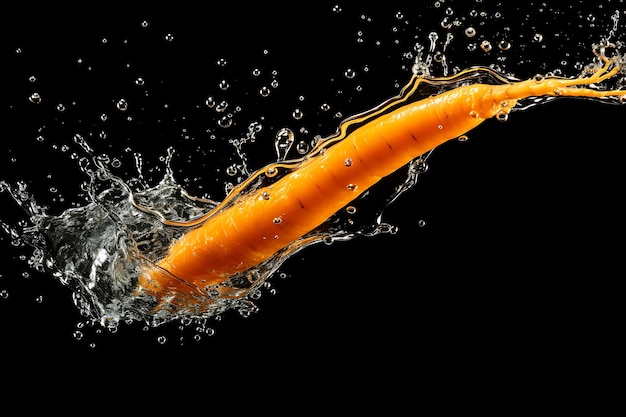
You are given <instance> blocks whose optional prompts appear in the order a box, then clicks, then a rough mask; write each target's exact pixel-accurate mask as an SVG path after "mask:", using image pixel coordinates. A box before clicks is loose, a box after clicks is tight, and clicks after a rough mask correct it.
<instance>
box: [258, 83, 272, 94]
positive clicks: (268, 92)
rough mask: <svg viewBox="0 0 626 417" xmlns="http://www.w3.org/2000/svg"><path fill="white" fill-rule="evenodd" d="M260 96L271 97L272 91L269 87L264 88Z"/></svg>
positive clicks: (260, 91)
mask: <svg viewBox="0 0 626 417" xmlns="http://www.w3.org/2000/svg"><path fill="white" fill-rule="evenodd" d="M259 94H260V95H261V97H267V96H269V95H270V89H269V87H267V86H265V85H264V86H263V87H261V89H260V90H259Z"/></svg>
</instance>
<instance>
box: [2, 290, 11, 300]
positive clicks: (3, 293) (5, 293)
mask: <svg viewBox="0 0 626 417" xmlns="http://www.w3.org/2000/svg"><path fill="white" fill-rule="evenodd" d="M0 298H2V299H4V300H6V299H7V298H9V292H8V291H7V290H4V289H3V290H0Z"/></svg>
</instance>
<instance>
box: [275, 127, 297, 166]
mask: <svg viewBox="0 0 626 417" xmlns="http://www.w3.org/2000/svg"><path fill="white" fill-rule="evenodd" d="M294 140H295V135H294V133H293V132H292V131H291V129H289V128H286V127H283V128H282V129H280V130H279V131H278V133H276V139H274V148H275V149H276V155H277V157H278V160H279V161H284V160H285V158H286V157H287V154H288V153H289V150H290V149H291V146H292V145H293V142H294Z"/></svg>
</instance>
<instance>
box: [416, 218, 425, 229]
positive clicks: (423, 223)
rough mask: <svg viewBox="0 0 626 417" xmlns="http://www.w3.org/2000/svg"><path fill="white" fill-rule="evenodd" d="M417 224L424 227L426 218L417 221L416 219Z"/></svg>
mask: <svg viewBox="0 0 626 417" xmlns="http://www.w3.org/2000/svg"><path fill="white" fill-rule="evenodd" d="M417 225H418V226H419V227H424V226H426V220H423V219H420V220H418V221H417Z"/></svg>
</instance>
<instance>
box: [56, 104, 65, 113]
mask: <svg viewBox="0 0 626 417" xmlns="http://www.w3.org/2000/svg"><path fill="white" fill-rule="evenodd" d="M57 110H58V111H60V112H64V111H65V104H63V103H59V104H57Z"/></svg>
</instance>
